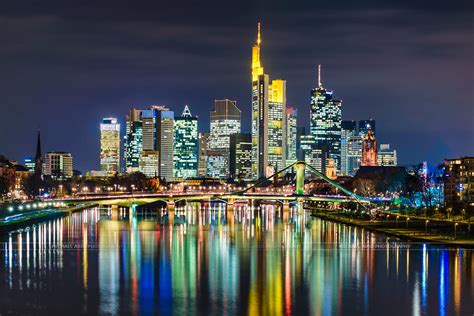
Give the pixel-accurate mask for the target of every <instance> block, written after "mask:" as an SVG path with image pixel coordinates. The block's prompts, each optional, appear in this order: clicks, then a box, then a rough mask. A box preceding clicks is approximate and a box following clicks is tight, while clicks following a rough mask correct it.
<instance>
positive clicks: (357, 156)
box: [347, 135, 364, 176]
mask: <svg viewBox="0 0 474 316" xmlns="http://www.w3.org/2000/svg"><path fill="white" fill-rule="evenodd" d="M363 142H364V140H363V138H362V136H360V135H354V136H349V138H348V140H347V174H348V175H350V176H354V175H355V174H356V172H357V170H359V167H360V163H361V161H362V144H363Z"/></svg>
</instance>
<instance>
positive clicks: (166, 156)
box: [150, 106, 174, 181]
mask: <svg viewBox="0 0 474 316" xmlns="http://www.w3.org/2000/svg"><path fill="white" fill-rule="evenodd" d="M150 109H152V110H155V111H157V118H158V119H157V127H156V139H155V144H156V145H155V148H156V150H157V151H158V152H159V155H160V157H159V160H160V168H159V169H160V177H162V178H165V179H166V180H167V181H173V168H174V163H173V158H174V153H173V151H174V112H173V111H170V109H169V108H167V107H165V106H152V107H151V108H150Z"/></svg>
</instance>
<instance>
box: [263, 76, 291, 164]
mask: <svg viewBox="0 0 474 316" xmlns="http://www.w3.org/2000/svg"><path fill="white" fill-rule="evenodd" d="M268 89H269V95H268V125H267V126H268V144H267V145H268V163H267V165H270V166H273V167H274V169H275V171H277V170H281V169H283V168H284V167H285V163H286V80H280V79H277V80H272V83H271V85H270V86H269V87H268Z"/></svg>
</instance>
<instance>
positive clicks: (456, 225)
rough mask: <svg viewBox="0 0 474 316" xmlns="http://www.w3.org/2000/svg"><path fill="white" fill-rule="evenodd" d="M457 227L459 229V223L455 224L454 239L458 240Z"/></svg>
mask: <svg viewBox="0 0 474 316" xmlns="http://www.w3.org/2000/svg"><path fill="white" fill-rule="evenodd" d="M457 227H458V223H455V224H454V239H456V233H457Z"/></svg>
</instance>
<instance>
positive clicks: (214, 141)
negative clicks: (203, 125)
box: [207, 99, 241, 179]
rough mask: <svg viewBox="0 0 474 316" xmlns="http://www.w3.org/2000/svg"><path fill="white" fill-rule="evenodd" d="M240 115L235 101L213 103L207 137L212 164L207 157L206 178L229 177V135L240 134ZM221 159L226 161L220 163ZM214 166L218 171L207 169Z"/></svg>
mask: <svg viewBox="0 0 474 316" xmlns="http://www.w3.org/2000/svg"><path fill="white" fill-rule="evenodd" d="M240 115H241V114H240V110H239V109H238V108H237V105H236V101H231V100H227V99H225V100H215V101H214V109H213V110H212V111H211V120H210V127H211V128H210V135H209V150H210V151H212V155H213V158H212V160H213V162H212V163H209V159H211V157H210V156H209V155H208V163H207V174H208V176H211V175H213V177H216V178H221V179H226V178H228V177H229V169H228V166H229V148H230V135H232V134H237V133H240V128H241V122H240ZM223 159H224V160H226V161H225V162H223V163H222V160H223ZM217 162H218V163H217ZM215 166H218V167H219V171H218V170H210V169H209V168H214V167H215ZM223 166H227V167H223Z"/></svg>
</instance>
